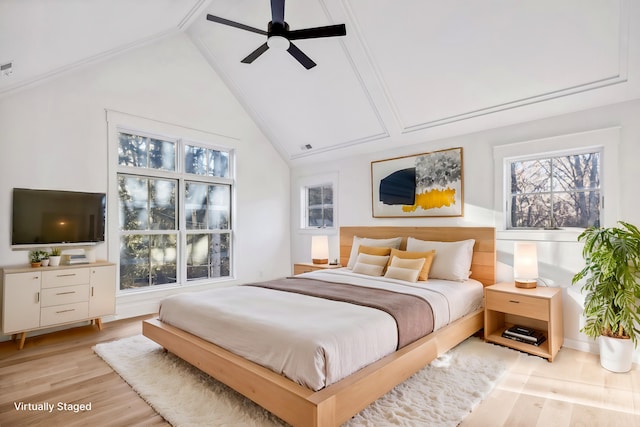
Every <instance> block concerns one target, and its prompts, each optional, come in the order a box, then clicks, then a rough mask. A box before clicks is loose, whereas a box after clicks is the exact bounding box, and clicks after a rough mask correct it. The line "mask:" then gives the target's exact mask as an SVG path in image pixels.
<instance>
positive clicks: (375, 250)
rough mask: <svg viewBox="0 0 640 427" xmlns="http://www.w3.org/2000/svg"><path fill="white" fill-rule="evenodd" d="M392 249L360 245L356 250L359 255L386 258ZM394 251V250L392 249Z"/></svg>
mask: <svg viewBox="0 0 640 427" xmlns="http://www.w3.org/2000/svg"><path fill="white" fill-rule="evenodd" d="M391 250H392V248H387V247H383V246H363V245H360V247H359V248H358V253H359V254H368V255H378V256H388V255H389V254H390V253H391ZM393 250H396V249H393Z"/></svg>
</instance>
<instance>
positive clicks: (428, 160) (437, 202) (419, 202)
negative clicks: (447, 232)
mask: <svg viewBox="0 0 640 427" xmlns="http://www.w3.org/2000/svg"><path fill="white" fill-rule="evenodd" d="M371 186H372V188H371V193H372V201H373V206H372V207H373V216H374V218H385V217H426V216H432V217H438V216H463V214H464V212H463V205H464V197H463V188H464V185H463V169H462V148H461V147H458V148H451V149H448V150H441V151H433V152H431V153H422V154H416V155H413V156H404V157H396V158H393V159H387V160H377V161H375V162H371Z"/></svg>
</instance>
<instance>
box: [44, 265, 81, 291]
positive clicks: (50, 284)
mask: <svg viewBox="0 0 640 427" xmlns="http://www.w3.org/2000/svg"><path fill="white" fill-rule="evenodd" d="M90 274H91V269H90V268H68V269H64V270H56V271H43V272H42V287H43V288H55V287H58V286H69V285H84V284H85V283H89V277H90Z"/></svg>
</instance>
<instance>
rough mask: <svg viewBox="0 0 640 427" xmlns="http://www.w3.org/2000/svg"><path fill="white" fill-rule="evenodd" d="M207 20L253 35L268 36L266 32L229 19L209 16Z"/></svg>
mask: <svg viewBox="0 0 640 427" xmlns="http://www.w3.org/2000/svg"><path fill="white" fill-rule="evenodd" d="M207 19H208V20H209V21H213V22H217V23H218V24H224V25H228V26H230V27H236V28H240V29H241V30H247V31H251V32H252V33H258V34H262V35H263V36H266V35H267V32H266V31H264V30H260V29H258V28H253V27H250V26H248V25H244V24H240V23H238V22H234V21H229V20H228V19H224V18H220V17H219V16H214V15H209V14H207Z"/></svg>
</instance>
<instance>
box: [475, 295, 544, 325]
mask: <svg viewBox="0 0 640 427" xmlns="http://www.w3.org/2000/svg"><path fill="white" fill-rule="evenodd" d="M485 305H486V308H487V310H495V311H500V312H503V313H508V314H516V315H519V316H525V317H530V318H532V319H539V320H549V300H548V299H545V298H536V297H531V296H526V295H519V294H511V293H508V292H497V291H492V290H487V293H486V301H485Z"/></svg>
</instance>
